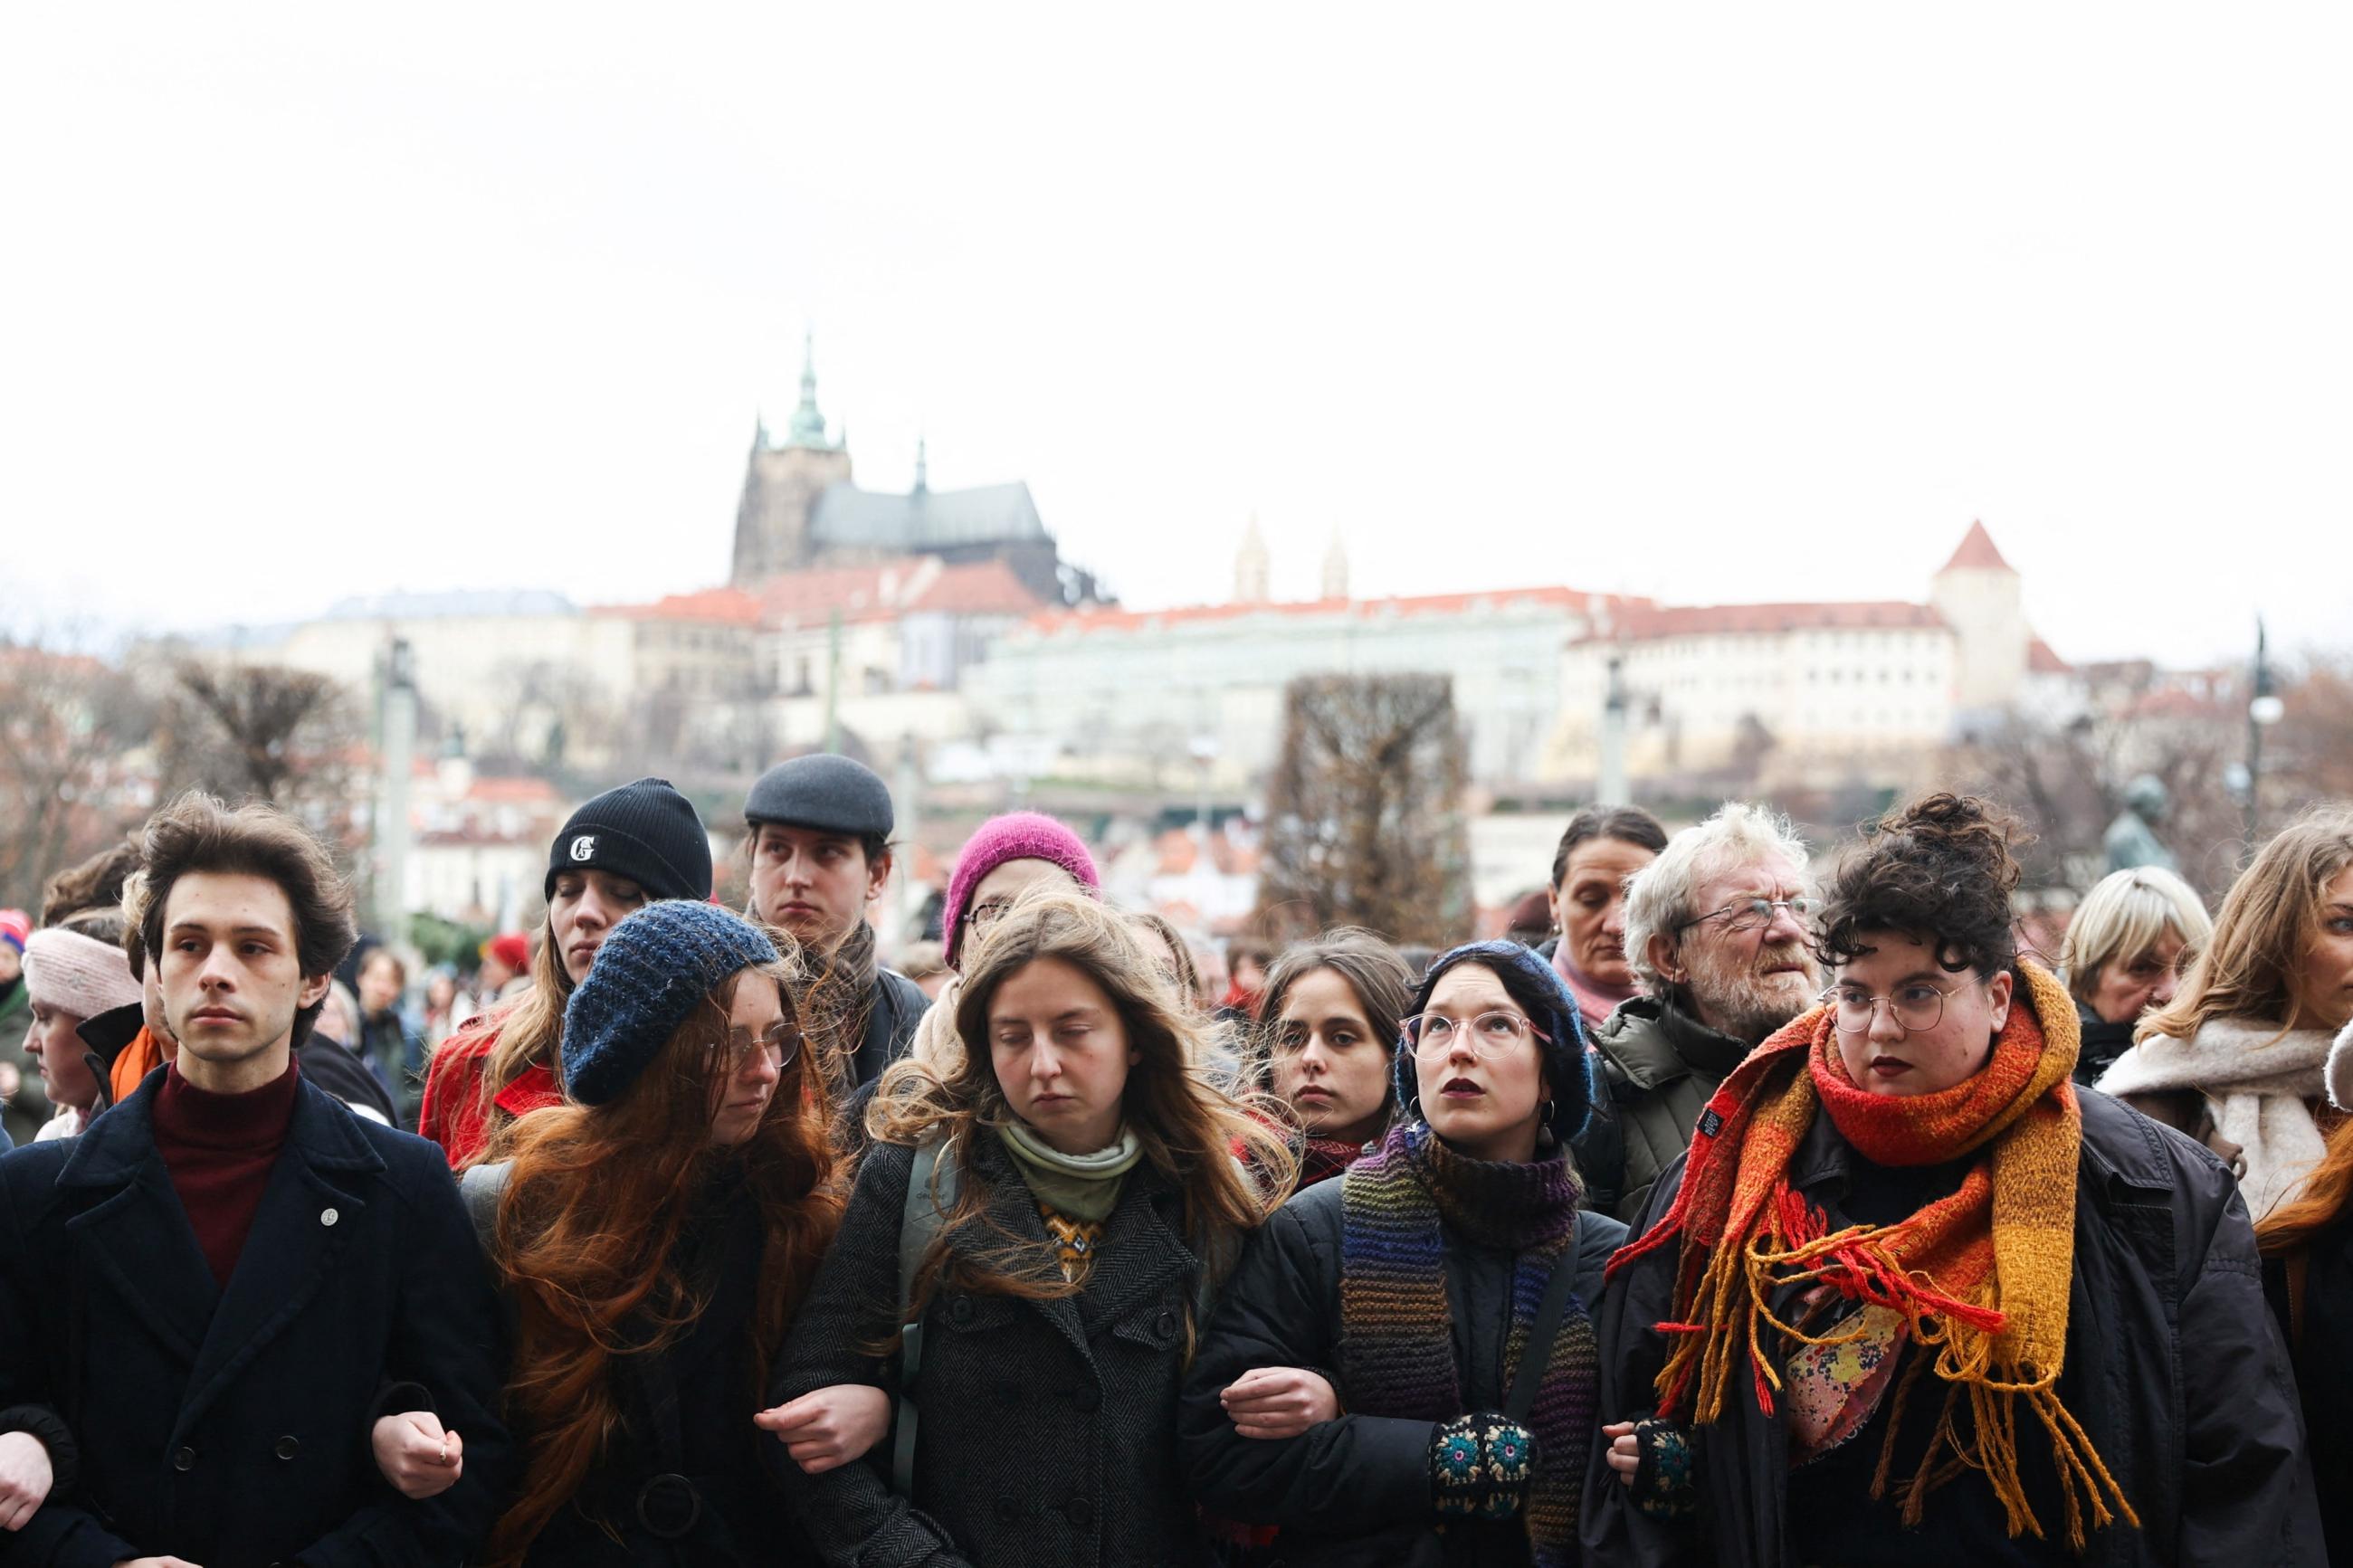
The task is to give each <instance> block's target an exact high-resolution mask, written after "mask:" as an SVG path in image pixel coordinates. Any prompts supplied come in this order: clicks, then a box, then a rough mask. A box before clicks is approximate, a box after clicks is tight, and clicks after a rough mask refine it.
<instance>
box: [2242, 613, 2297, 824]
mask: <svg viewBox="0 0 2353 1568" xmlns="http://www.w3.org/2000/svg"><path fill="white" fill-rule="evenodd" d="M2266 647H2267V643H2266V639H2265V637H2264V635H2263V617H2262V616H2256V617H2255V670H2254V681H2253V691H2252V692H2251V693H2250V695H2249V696H2248V699H2247V787H2246V793H2245V795H2244V796H2243V797H2242V800H2241V802H2240V805H2241V809H2242V813H2243V815H2244V819H2245V823H2246V839H2247V853H2248V855H2249V856H2253V854H2254V852H2255V837H2256V835H2257V834H2258V833H2260V832H2261V831H2262V828H2263V805H2262V803H2263V731H2264V730H2265V729H2266V728H2267V727H2268V726H2270V725H2273V724H2276V723H2278V722H2279V721H2280V715H2281V714H2283V713H2284V712H2285V711H2286V710H2287V705H2286V704H2285V703H2284V702H2282V701H2281V700H2279V697H2278V696H2277V694H2276V693H2274V691H2273V690H2272V669H2271V664H2270V662H2269V660H2268V658H2266Z"/></svg>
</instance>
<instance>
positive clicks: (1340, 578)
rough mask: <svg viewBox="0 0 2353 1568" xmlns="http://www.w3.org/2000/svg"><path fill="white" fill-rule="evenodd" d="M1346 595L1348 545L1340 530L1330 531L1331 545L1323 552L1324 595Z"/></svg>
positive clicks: (1337, 597) (1335, 596) (1342, 596)
mask: <svg viewBox="0 0 2353 1568" xmlns="http://www.w3.org/2000/svg"><path fill="white" fill-rule="evenodd" d="M1347 596H1348V545H1347V542H1346V541H1345V540H1344V539H1342V538H1341V537H1340V531H1339V530H1338V529H1336V528H1335V529H1334V530H1333V531H1332V544H1331V547H1330V548H1329V549H1327V550H1325V551H1324V598H1326V599H1345V598H1346V597H1347Z"/></svg>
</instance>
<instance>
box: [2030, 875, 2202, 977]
mask: <svg viewBox="0 0 2353 1568" xmlns="http://www.w3.org/2000/svg"><path fill="white" fill-rule="evenodd" d="M2168 933H2170V934H2171V935H2174V936H2177V937H2179V938H2180V939H2181V945H2182V947H2183V949H2184V952H2183V954H2182V956H2183V958H2184V959H2185V960H2189V961H2194V960H2195V959H2196V958H2197V956H2198V954H2199V952H2200V951H2201V950H2202V949H2203V948H2204V947H2205V946H2206V942H2207V940H2208V939H2209V938H2211V936H2212V935H2213V934H2214V917H2213V916H2211V915H2210V914H2208V913H2207V912H2206V906H2205V905H2204V904H2203V903H2201V902H2200V901H2199V898H2198V894H2197V891H2196V890H2195V889H2192V888H2191V887H2190V886H2189V883H2187V882H2185V881H2183V880H2182V879H2180V878H2179V877H2177V876H2175V875H2174V874H2173V873H2172V872H2170V871H2168V870H2165V869H2163V868H2160V867H2157V866H2142V867H2139V868H2136V869H2133V870H2127V871H2114V872H2111V873H2109V874H2108V875H2107V876H2105V877H2103V878H2102V879H2100V882H2099V885H2098V886H2097V887H2094V889H2092V890H2091V891H2090V892H2088V893H2086V894H2084V901H2083V902H2082V903H2080V904H2077V905H2076V906H2075V914H2074V917H2073V919H2072V920H2070V921H2068V922H2067V935H2066V937H2065V939H2064V940H2063V942H2061V943H2060V944H2059V974H2060V977H2061V978H2062V979H2063V980H2065V981H2066V983H2067V990H2068V992H2069V994H2072V995H2073V997H2074V998H2075V1000H2076V1001H2078V1002H2089V1001H2090V1000H2091V999H2092V994H2093V992H2094V991H2095V990H2097V989H2098V987H2099V984H2100V972H2101V971H2102V970H2104V969H2105V968H2107V966H2108V965H2109V964H2111V963H2117V962H2119V961H2121V962H2123V963H2132V962H2133V961H2134V960H2135V959H2137V958H2139V957H2140V956H2141V955H2142V954H2143V953H2145V952H2148V951H2149V950H2150V949H2152V948H2154V947H2155V946H2156V945H2157V944H2158V942H2159V941H2160V940H2161V939H2163V938H2164V937H2165V936H2166V935H2167V934H2168Z"/></svg>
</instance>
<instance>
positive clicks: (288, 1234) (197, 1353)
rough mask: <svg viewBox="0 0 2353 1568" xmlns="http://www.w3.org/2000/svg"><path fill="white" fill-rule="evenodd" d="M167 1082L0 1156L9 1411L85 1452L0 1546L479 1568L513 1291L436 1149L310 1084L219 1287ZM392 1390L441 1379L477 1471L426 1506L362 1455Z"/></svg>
mask: <svg viewBox="0 0 2353 1568" xmlns="http://www.w3.org/2000/svg"><path fill="white" fill-rule="evenodd" d="M160 1083H161V1078H160V1075H157V1076H151V1077H150V1078H149V1079H147V1080H146V1081H145V1082H144V1083H142V1085H141V1086H140V1088H139V1089H138V1090H137V1091H136V1092H135V1093H133V1094H132V1096H131V1097H130V1098H129V1099H128V1100H124V1101H123V1102H122V1103H121V1104H120V1105H117V1106H115V1107H113V1108H112V1109H111V1110H108V1111H107V1112H106V1113H105V1114H104V1115H102V1116H100V1117H99V1118H98V1119H97V1120H96V1121H92V1122H91V1123H90V1130H89V1131H86V1132H84V1133H83V1134H82V1135H81V1137H80V1138H79V1139H78V1140H75V1141H73V1142H68V1143H47V1144H41V1145H38V1146H37V1147H35V1148H32V1149H25V1150H19V1151H17V1152H15V1153H12V1154H9V1155H6V1156H5V1157H0V1405H44V1406H47V1407H48V1408H49V1409H51V1410H54V1411H56V1412H58V1413H59V1414H60V1415H62V1416H63V1417H64V1419H65V1421H66V1423H67V1425H68V1426H69V1427H70V1428H71V1429H72V1432H73V1435H74V1437H75V1439H76V1443H77V1446H78V1447H79V1460H80V1464H79V1478H78V1479H77V1480H76V1482H75V1484H74V1485H73V1486H72V1487H71V1488H70V1489H60V1490H59V1491H58V1493H57V1494H56V1495H53V1496H52V1497H51V1498H50V1499H49V1500H48V1501H47V1503H46V1504H44V1505H43V1507H42V1508H41V1510H40V1511H39V1512H37V1514H35V1515H34V1516H33V1519H32V1521H31V1522H30V1523H28V1524H27V1525H26V1526H25V1528H24V1529H22V1530H21V1531H17V1532H16V1534H15V1535H14V1536H12V1537H9V1538H7V1540H6V1542H5V1546H0V1562H6V1563H40V1564H44V1565H48V1568H108V1565H109V1564H111V1563H115V1562H118V1561H120V1560H122V1559H125V1558H135V1557H139V1556H142V1555H152V1554H160V1553H166V1552H168V1553H172V1554H174V1555H177V1556H180V1557H185V1558H186V1559H188V1560H189V1561H191V1562H194V1563H202V1564H204V1568H262V1565H263V1564H266V1563H288V1562H292V1561H295V1560H298V1559H299V1560H300V1561H301V1563H304V1564H306V1565H307V1568H390V1565H392V1564H395V1563H401V1564H408V1563H416V1564H447V1563H458V1562H459V1561H461V1560H463V1559H464V1558H465V1556H466V1555H467V1554H468V1553H469V1552H471V1551H472V1550H473V1549H474V1547H475V1545H476V1544H477V1543H478V1542H480V1540H481V1539H482V1537H483V1535H484V1534H485V1533H486V1532H487V1531H488V1530H489V1527H490V1524H491V1521H492V1520H493V1519H494V1518H495V1517H496V1516H497V1514H498V1511H499V1510H500V1508H501V1506H502V1505H503V1503H504V1501H505V1495H506V1490H507V1488H508V1487H509V1485H510V1484H511V1482H512V1479H513V1474H514V1465H513V1448H512V1444H510V1443H509V1441H508V1439H507V1434H506V1431H505V1429H504V1427H503V1426H501V1425H500V1422H499V1419H498V1416H497V1415H496V1405H497V1402H498V1393H499V1388H500V1386H501V1382H502V1381H503V1376H502V1374H503V1370H504V1368H503V1361H502V1354H501V1344H500V1331H499V1323H498V1309H497V1304H496V1301H495V1300H494V1299H493V1297H492V1295H491V1281H490V1277H489V1273H488V1271H487V1270H486V1269H485V1268H483V1267H482V1264H481V1259H480V1254H479V1253H478V1252H477V1250H476V1248H475V1245H474V1236H473V1231H472V1229H471V1227H470V1226H469V1224H468V1223H467V1218H466V1211H465V1207H464V1205H462V1204H461V1203H460V1202H459V1197H458V1189H457V1186H456V1184H454V1183H453V1182H451V1181H450V1179H449V1173H448V1170H447V1169H446V1168H445V1167H444V1166H443V1164H442V1163H441V1160H440V1157H439V1155H438V1152H436V1151H435V1150H434V1149H433V1147H432V1146H431V1145H430V1144H427V1143H425V1142H422V1141H420V1140H418V1139H416V1138H412V1137H409V1136H407V1135H406V1134H405V1133H399V1132H394V1131H390V1130H388V1129H385V1128H382V1127H377V1126H375V1125H373V1124H371V1123H369V1122H367V1121H363V1120H362V1119H360V1118H358V1117H355V1116H353V1115H352V1114H351V1112H350V1111H348V1110H345V1109H344V1108H343V1106H342V1105H340V1104H339V1103H337V1102H336V1101H335V1100H334V1099H332V1097H331V1096H329V1095H327V1094H326V1093H324V1092H322V1090H320V1089H317V1088H316V1087H315V1086H313V1085H311V1084H310V1083H307V1082H305V1083H302V1084H301V1085H300V1087H299V1089H298V1090H297V1093H296V1097H295V1102H294V1111H293V1117H292V1120H291V1121H290V1123H289V1125H288V1128H287V1133H286V1142H285V1145H284V1148H283V1150H282V1152H280V1155H279V1157H278V1160H277V1163H276V1164H275V1165H274V1166H273V1167H272V1168H271V1171H270V1173H269V1184H268V1186H267V1187H266V1188H265V1190H264V1193H263V1195H262V1198H261V1205H260V1207H259V1210H258V1211H257V1212H256V1214H255V1216H254V1220H253V1227H252V1230H251V1233H250V1235H249V1236H248V1238H247V1241H246V1243H245V1247H244V1250H243V1252H242V1253H241V1254H240V1255H239V1258H238V1260H237V1271H236V1273H235V1274H234V1275H232V1276H231V1277H230V1279H229V1283H228V1287H227V1289H226V1290H223V1289H220V1288H219V1287H217V1286H216V1284H215V1283H214V1280H213V1275H212V1272H211V1270H210V1269H209V1268H208V1267H207V1266H206V1262H205V1256H204V1254H203V1252H202V1251H200V1250H199V1249H198V1247H197V1245H196V1238H195V1232H194V1231H193V1230H192V1229H191V1228H190V1226H189V1224H188V1221H187V1218H186V1216H185V1213H184V1212H183V1211H182V1209H181V1207H180V1204H179V1200H178V1198H177V1196H176V1195H175V1194H174V1189H173V1187H172V1184H171V1177H170V1174H169V1173H168V1172H167V1171H166V1170H165V1168H164V1158H163V1155H162V1154H161V1153H160V1152H158V1151H157V1149H156V1146H155V1137H154V1125H153V1105H154V1100H155V1095H156V1092H157V1089H158V1088H159V1086H160ZM392 1383H417V1384H423V1385H425V1386H426V1387H427V1388H429V1389H431V1390H432V1391H433V1396H434V1402H435V1407H436V1409H437V1410H438V1413H439V1415H440V1417H441V1420H442V1422H443V1424H444V1425H445V1426H448V1427H449V1428H451V1429H452V1430H454V1431H456V1432H457V1433H459V1435H460V1436H462V1437H463V1438H464V1440H465V1445H466V1465H465V1472H464V1475H463V1476H462V1477H461V1479H459V1481H458V1483H457V1484H456V1485H455V1486H452V1487H451V1488H449V1489H448V1490H447V1491H445V1492H443V1493H442V1494H441V1495H440V1496H438V1497H437V1498H433V1499H430V1500H426V1501H423V1502H410V1501H408V1500H405V1499H403V1498H401V1497H399V1496H398V1494H396V1493H395V1492H394V1491H393V1490H392V1489H390V1487H389V1486H387V1485H386V1484H385V1481H384V1479H382V1477H381V1476H379V1475H378V1474H377V1472H376V1468H375V1460H374V1458H372V1457H371V1454H370V1451H369V1447H368V1433H369V1428H370V1427H371V1426H372V1425H373V1424H374V1421H375V1416H376V1415H378V1414H379V1409H378V1399H379V1394H380V1392H381V1391H382V1390H383V1389H384V1388H385V1385H386V1384H392Z"/></svg>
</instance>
